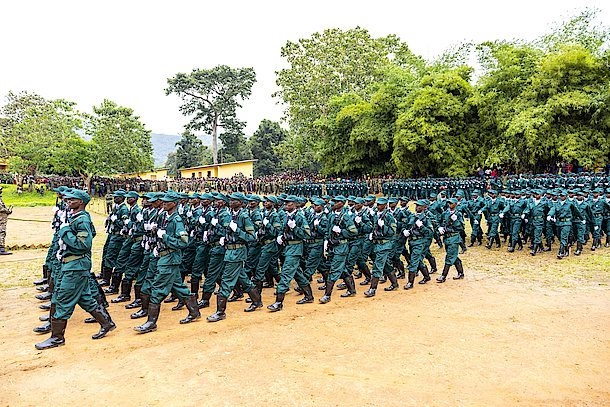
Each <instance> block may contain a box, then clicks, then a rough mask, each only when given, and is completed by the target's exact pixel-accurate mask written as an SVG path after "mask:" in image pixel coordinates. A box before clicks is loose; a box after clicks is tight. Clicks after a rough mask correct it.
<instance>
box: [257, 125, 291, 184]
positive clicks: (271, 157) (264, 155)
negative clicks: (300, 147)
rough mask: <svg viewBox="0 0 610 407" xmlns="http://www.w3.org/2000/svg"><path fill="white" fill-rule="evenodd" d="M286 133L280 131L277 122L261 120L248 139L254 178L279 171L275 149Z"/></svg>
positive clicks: (278, 159)
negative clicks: (254, 159) (253, 161)
mask: <svg viewBox="0 0 610 407" xmlns="http://www.w3.org/2000/svg"><path fill="white" fill-rule="evenodd" d="M286 135H287V132H286V130H284V129H282V127H281V126H280V124H279V123H278V122H274V121H271V120H267V119H263V120H262V121H261V122H260V124H259V125H258V129H256V131H255V132H254V134H253V135H252V137H250V138H249V139H248V145H249V147H250V150H251V151H252V156H253V158H256V159H257V161H256V163H255V164H254V176H255V177H260V176H263V175H271V174H275V173H277V172H279V171H281V169H282V168H281V162H280V158H279V157H278V156H277V154H276V152H275V150H274V149H275V147H277V146H278V145H279V144H280V143H281V142H282V141H284V139H285V138H286Z"/></svg>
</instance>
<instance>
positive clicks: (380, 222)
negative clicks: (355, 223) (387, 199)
mask: <svg viewBox="0 0 610 407" xmlns="http://www.w3.org/2000/svg"><path fill="white" fill-rule="evenodd" d="M377 224H378V225H379V227H383V225H385V222H384V221H383V219H378V220H377Z"/></svg>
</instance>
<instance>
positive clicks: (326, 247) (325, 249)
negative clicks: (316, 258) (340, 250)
mask: <svg viewBox="0 0 610 407" xmlns="http://www.w3.org/2000/svg"><path fill="white" fill-rule="evenodd" d="M324 251H325V252H326V251H328V240H325V241H324Z"/></svg>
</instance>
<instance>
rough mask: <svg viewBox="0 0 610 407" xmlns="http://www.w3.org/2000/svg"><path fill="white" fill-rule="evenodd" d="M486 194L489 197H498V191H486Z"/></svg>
mask: <svg viewBox="0 0 610 407" xmlns="http://www.w3.org/2000/svg"><path fill="white" fill-rule="evenodd" d="M487 193H488V194H489V195H498V191H496V190H495V189H490V190H489V191H487Z"/></svg>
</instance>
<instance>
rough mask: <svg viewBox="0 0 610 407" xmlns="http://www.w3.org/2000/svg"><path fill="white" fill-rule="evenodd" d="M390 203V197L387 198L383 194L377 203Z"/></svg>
mask: <svg viewBox="0 0 610 407" xmlns="http://www.w3.org/2000/svg"><path fill="white" fill-rule="evenodd" d="M387 203H388V198H386V197H385V196H382V197H381V198H378V199H377V205H386V204H387Z"/></svg>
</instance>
